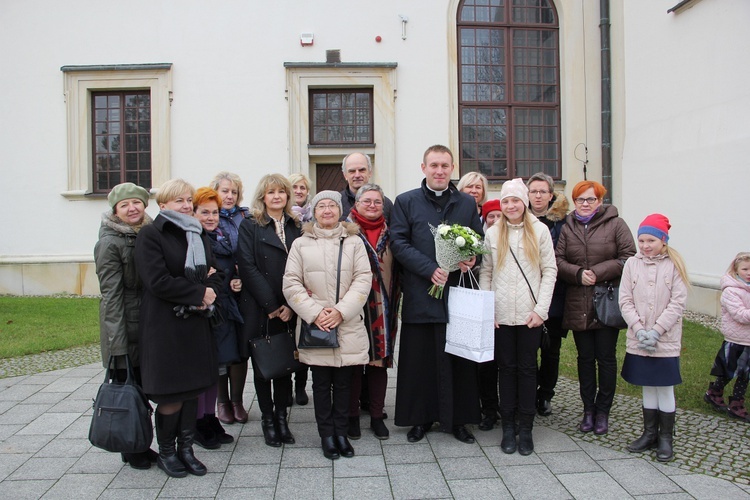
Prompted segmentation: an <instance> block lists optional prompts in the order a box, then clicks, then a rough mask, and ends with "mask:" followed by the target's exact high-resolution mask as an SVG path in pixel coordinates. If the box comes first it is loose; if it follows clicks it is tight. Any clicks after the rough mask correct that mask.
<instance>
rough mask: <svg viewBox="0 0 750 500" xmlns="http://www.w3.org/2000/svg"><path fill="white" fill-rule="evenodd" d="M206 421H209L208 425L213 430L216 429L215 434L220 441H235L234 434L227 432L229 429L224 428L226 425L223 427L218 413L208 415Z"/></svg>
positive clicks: (223, 442)
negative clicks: (217, 415)
mask: <svg viewBox="0 0 750 500" xmlns="http://www.w3.org/2000/svg"><path fill="white" fill-rule="evenodd" d="M206 421H208V426H209V427H210V428H211V430H213V431H214V436H216V439H217V440H218V441H219V443H221V444H229V443H231V442H233V441H234V436H232V435H231V434H227V431H225V430H224V427H222V425H221V422H220V421H219V419H218V418H217V417H216V415H213V414H211V415H206Z"/></svg>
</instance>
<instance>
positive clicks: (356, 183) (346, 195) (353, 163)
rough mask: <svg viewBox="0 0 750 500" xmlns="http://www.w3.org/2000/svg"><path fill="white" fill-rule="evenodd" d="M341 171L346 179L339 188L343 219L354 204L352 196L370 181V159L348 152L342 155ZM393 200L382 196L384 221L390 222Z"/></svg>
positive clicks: (361, 154)
mask: <svg viewBox="0 0 750 500" xmlns="http://www.w3.org/2000/svg"><path fill="white" fill-rule="evenodd" d="M341 172H342V173H343V174H344V179H346V187H345V188H344V189H342V190H341V206H342V209H343V211H342V212H341V220H342V221H345V220H346V218H347V217H349V213H350V212H351V211H352V207H353V206H354V201H355V200H354V198H355V196H356V195H357V190H358V189H359V188H361V187H362V186H364V185H365V184H367V183H368V182H370V178H371V177H372V161H371V160H370V157H369V156H368V155H366V154H363V153H350V154H348V155H346V156H344V161H342V162H341ZM392 210H393V202H392V201H391V200H390V199H388V197H387V196H383V215H385V221H386V222H390V220H391V211H392Z"/></svg>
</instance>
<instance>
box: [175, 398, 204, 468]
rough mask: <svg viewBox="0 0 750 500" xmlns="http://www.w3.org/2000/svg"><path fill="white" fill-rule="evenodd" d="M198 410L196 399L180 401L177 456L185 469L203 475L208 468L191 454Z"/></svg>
mask: <svg viewBox="0 0 750 500" xmlns="http://www.w3.org/2000/svg"><path fill="white" fill-rule="evenodd" d="M197 410H198V400H197V399H191V400H189V401H185V402H184V403H182V410H181V411H180V433H179V434H178V435H177V456H178V457H179V458H180V461H182V463H183V464H185V469H187V471H188V472H189V473H190V474H193V475H195V476H205V475H206V472H208V469H206V466H205V465H203V463H202V462H201V461H200V460H198V459H197V458H195V455H194V454H193V440H194V438H195V420H196V415H195V413H196V411H197Z"/></svg>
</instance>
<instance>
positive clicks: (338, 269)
mask: <svg viewBox="0 0 750 500" xmlns="http://www.w3.org/2000/svg"><path fill="white" fill-rule="evenodd" d="M343 254H344V236H342V237H341V238H340V239H339V264H338V266H337V267H336V304H338V303H339V288H340V285H341V257H342V256H343Z"/></svg>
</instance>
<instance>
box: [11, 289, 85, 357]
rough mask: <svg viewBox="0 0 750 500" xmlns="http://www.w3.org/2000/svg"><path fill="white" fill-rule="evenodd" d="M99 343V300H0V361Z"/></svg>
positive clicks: (77, 298) (50, 298) (39, 298)
mask: <svg viewBox="0 0 750 500" xmlns="http://www.w3.org/2000/svg"><path fill="white" fill-rule="evenodd" d="M94 342H99V299H93V298H79V297H0V358H12V357H15V356H23V355H25V354H35V353H39V352H44V351H55V350H58V349H65V348H68V347H76V346H81V345H87V344H92V343H94Z"/></svg>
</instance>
